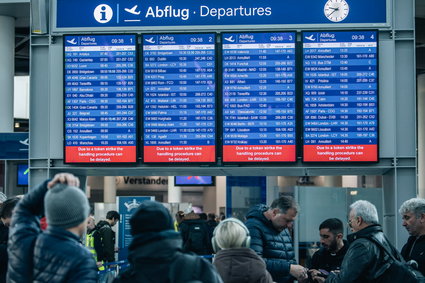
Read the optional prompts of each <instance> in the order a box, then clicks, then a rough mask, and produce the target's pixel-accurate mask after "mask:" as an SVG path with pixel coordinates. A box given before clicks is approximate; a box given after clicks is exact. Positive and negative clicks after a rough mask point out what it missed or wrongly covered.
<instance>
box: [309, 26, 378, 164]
mask: <svg viewBox="0 0 425 283" xmlns="http://www.w3.org/2000/svg"><path fill="white" fill-rule="evenodd" d="M302 42H303V117H304V122H303V126H304V133H303V161H305V162H353V161H355V162H376V161H378V101H377V100H378V58H377V55H378V44H377V42H378V41H377V32H376V31H350V32H348V31H340V32H304V33H302Z"/></svg>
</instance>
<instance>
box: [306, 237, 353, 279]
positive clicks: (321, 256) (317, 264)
mask: <svg viewBox="0 0 425 283" xmlns="http://www.w3.org/2000/svg"><path fill="white" fill-rule="evenodd" d="M347 250H348V242H347V241H346V240H344V246H343V247H342V248H341V249H340V250H339V251H337V252H336V254H332V253H330V252H329V250H328V249H326V248H324V247H321V248H320V249H319V250H318V251H317V252H315V253H314V255H313V258H312V259H311V265H310V266H309V268H311V269H324V270H326V271H328V272H331V271H334V270H339V269H341V264H342V261H343V260H344V256H345V254H346V253H347Z"/></svg>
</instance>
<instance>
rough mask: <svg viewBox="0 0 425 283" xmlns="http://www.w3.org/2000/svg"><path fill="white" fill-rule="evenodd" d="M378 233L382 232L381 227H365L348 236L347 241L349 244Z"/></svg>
mask: <svg viewBox="0 0 425 283" xmlns="http://www.w3.org/2000/svg"><path fill="white" fill-rule="evenodd" d="M378 232H382V227H381V225H379V224H372V225H370V226H367V227H366V228H363V229H362V230H359V231H357V232H355V233H352V234H350V235H348V236H347V240H348V242H349V243H350V244H351V243H352V242H353V241H355V240H357V239H358V238H370V237H371V236H372V235H374V234H376V233H378Z"/></svg>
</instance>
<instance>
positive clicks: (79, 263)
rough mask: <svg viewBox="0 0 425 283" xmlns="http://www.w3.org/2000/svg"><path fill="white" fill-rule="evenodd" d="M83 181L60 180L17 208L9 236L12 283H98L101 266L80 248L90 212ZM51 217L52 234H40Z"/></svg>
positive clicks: (65, 176) (49, 231) (36, 190)
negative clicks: (81, 186) (43, 221)
mask: <svg viewBox="0 0 425 283" xmlns="http://www.w3.org/2000/svg"><path fill="white" fill-rule="evenodd" d="M79 184H80V181H79V180H78V178H76V177H75V176H74V175H72V174H67V173H60V174H56V175H55V176H54V177H53V179H51V180H46V181H45V182H43V183H42V184H40V185H39V186H37V187H36V188H33V189H32V190H31V191H30V192H29V193H28V194H26V195H25V196H24V198H23V199H22V200H21V201H20V202H19V203H18V205H17V206H16V210H15V213H14V215H13V218H12V223H11V228H10V236H9V246H8V253H9V264H8V270H7V282H17V283H21V282H88V283H89V282H93V283H95V282H97V268H96V262H95V260H94V258H93V256H92V255H91V254H90V252H89V251H88V250H87V249H86V248H85V247H84V246H82V245H81V243H80V242H79V240H80V238H81V236H82V235H83V234H84V231H85V228H86V223H87V218H88V216H89V213H90V206H89V202H88V200H87V197H86V195H85V194H84V192H83V191H82V190H81V189H79V188H78V186H79ZM43 212H44V213H45V214H46V219H47V224H48V225H49V226H48V228H47V231H45V232H42V231H41V229H40V221H39V219H40V215H42V214H43Z"/></svg>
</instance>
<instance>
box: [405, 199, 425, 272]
mask: <svg viewBox="0 0 425 283" xmlns="http://www.w3.org/2000/svg"><path fill="white" fill-rule="evenodd" d="M399 212H400V214H401V216H402V219H403V223H402V225H403V226H404V227H405V228H406V230H407V232H408V233H409V235H410V237H409V239H408V240H407V243H406V244H405V245H404V246H403V248H402V250H401V255H402V256H403V257H404V259H405V260H406V261H409V260H414V261H416V262H417V263H418V270H419V271H420V272H421V273H422V274H425V200H424V199H421V198H412V199H409V200H407V201H405V202H404V203H403V204H402V205H401V207H400V209H399Z"/></svg>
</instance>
